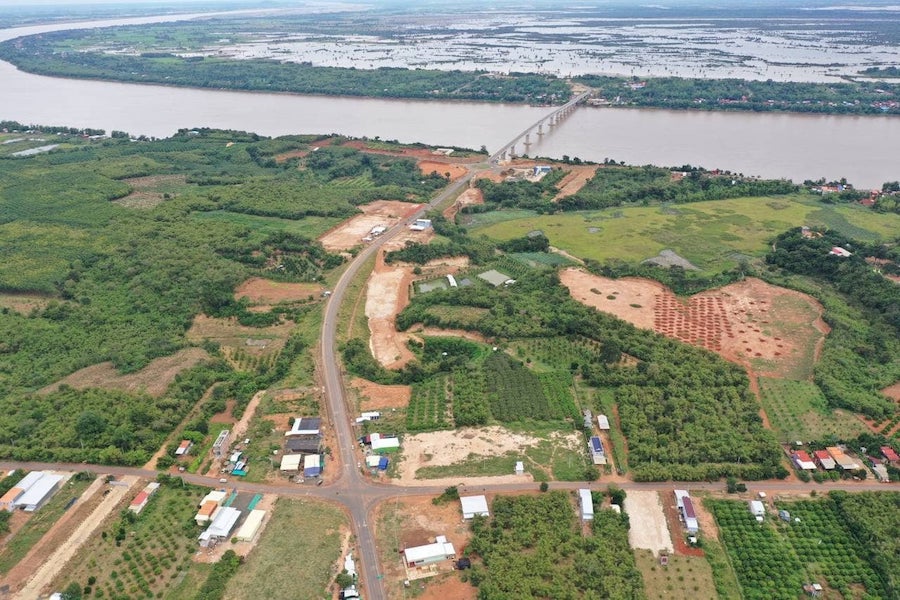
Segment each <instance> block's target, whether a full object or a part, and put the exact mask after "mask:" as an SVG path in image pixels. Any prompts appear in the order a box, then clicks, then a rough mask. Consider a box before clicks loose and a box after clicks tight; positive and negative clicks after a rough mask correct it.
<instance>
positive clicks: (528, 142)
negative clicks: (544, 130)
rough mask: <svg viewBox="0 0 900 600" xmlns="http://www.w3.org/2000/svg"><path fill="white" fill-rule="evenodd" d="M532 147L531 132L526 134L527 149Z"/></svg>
mask: <svg viewBox="0 0 900 600" xmlns="http://www.w3.org/2000/svg"><path fill="white" fill-rule="evenodd" d="M530 145H531V132H530V131H529V132H528V133H526V134H525V147H526V148H527V147H528V146H530Z"/></svg>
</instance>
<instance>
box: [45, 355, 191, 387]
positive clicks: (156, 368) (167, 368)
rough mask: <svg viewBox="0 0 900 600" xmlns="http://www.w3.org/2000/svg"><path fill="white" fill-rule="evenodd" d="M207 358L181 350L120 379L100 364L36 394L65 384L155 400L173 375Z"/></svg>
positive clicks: (169, 382)
mask: <svg viewBox="0 0 900 600" xmlns="http://www.w3.org/2000/svg"><path fill="white" fill-rule="evenodd" d="M207 358H209V354H207V353H206V350H203V349H202V348H185V349H184V350H179V351H178V352H176V353H175V354H172V355H171V356H163V357H161V358H157V359H155V360H153V361H151V362H150V364H149V365H147V366H146V367H144V368H143V369H141V370H140V371H138V372H137V373H129V374H128V375H121V374H120V373H119V372H118V371H117V370H116V368H115V367H114V366H113V364H112V363H111V362H104V363H100V364H97V365H91V366H90V367H85V368H84V369H80V370H78V371H75V372H74V373H72V374H71V375H68V376H66V377H64V378H62V379H60V380H59V381H57V382H56V383H52V384H50V385H48V386H47V387H45V388H42V389H41V390H40V391H39V392H38V393H39V394H49V393H51V392H55V391H57V390H58V389H59V386H61V385H63V384H65V385H68V386H70V387H73V388H76V389H79V390H83V389H86V388H104V389H112V390H123V391H125V392H129V393H132V394H136V393H140V392H144V393H147V394H149V395H151V396H153V397H154V398H158V397H160V396H162V395H163V394H164V393H165V392H166V390H167V389H168V388H169V385H170V384H171V383H172V382H173V381H174V380H175V376H176V375H178V374H179V373H180V372H182V371H184V370H185V369H190V368H191V367H193V366H194V365H196V364H197V363H199V362H200V361H202V360H206V359H207Z"/></svg>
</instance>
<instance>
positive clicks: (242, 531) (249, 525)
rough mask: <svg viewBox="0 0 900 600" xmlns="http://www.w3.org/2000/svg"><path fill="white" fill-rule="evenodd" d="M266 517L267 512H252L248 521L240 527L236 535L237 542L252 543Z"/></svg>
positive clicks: (248, 516)
mask: <svg viewBox="0 0 900 600" xmlns="http://www.w3.org/2000/svg"><path fill="white" fill-rule="evenodd" d="M265 517H266V511H264V510H258V509H257V510H251V511H250V514H249V515H247V520H246V521H244V524H243V525H241V526H240V528H239V529H238V531H237V533H236V534H235V537H236V538H237V540H238V541H239V542H252V541H253V538H255V537H256V534H257V533H259V530H260V528H261V527H262V524H263V519H265Z"/></svg>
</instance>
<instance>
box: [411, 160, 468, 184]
mask: <svg viewBox="0 0 900 600" xmlns="http://www.w3.org/2000/svg"><path fill="white" fill-rule="evenodd" d="M419 169H421V171H422V174H423V175H431V174H432V173H437V174H438V175H441V176H443V177H449V178H450V181H456V180H457V179H459V178H460V177H462V176H463V175H465V174H466V173H467V171H468V170H467V169H466V168H465V167H462V166H460V165H454V164H451V163H446V162H440V161H436V160H420V161H419Z"/></svg>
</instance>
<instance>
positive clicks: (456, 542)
mask: <svg viewBox="0 0 900 600" xmlns="http://www.w3.org/2000/svg"><path fill="white" fill-rule="evenodd" d="M431 500H432V496H414V497H408V498H402V499H399V498H398V499H394V500H387V501H385V502H383V503H382V504H381V505H379V507H378V508H377V509H376V510H377V513H378V516H377V517H376V522H377V523H378V524H379V531H378V532H377V533H378V540H379V543H381V544H387V545H388V546H389V547H391V548H393V547H397V548H398V549H400V550H402V549H403V548H408V547H410V546H419V545H422V544H428V543H431V542H433V541H434V538H435V537H436V536H438V535H444V536H446V537H447V540H448V541H449V542H451V543H452V544H453V546H454V548H455V549H456V553H457V556H462V553H463V551H464V549H465V547H466V546H467V545H468V543H469V540H470V539H471V532H470V531H469V527H468V524H467V523H465V522H464V521H463V520H462V515H461V514H460V509H459V502H447V503H445V504H442V505H440V506H436V505H434V504H433V503H432V502H431ZM491 500H492V498H490V497H489V498H488V504H490V502H491ZM385 512H392V513H396V514H398V515H399V517H400V527H399V528H397V529H394V530H383V529H382V525H383V520H382V518H381V515H382V514H385ZM385 554H387V553H385ZM416 571H420V572H425V571H430V569H428V568H427V567H426V568H424V569H420V570H412V572H411V573H407V571H406V568H405V567H404V565H403V559H402V557H401V556H400V555H399V554H397V555H391V559H390V560H388V564H383V565H382V572H383V573H384V574H385V580H386V581H385V583H386V584H387V585H386V586H385V589H386V591H387V593H388V598H390V599H392V600H393V599H397V600H400V599H402V598H406V597H408V596H407V592H408V591H412V590H414V591H415V594H416V596H417V597H420V598H447V599H450V598H452V599H453V600H467V599H472V598H475V592H476V590H475V589H474V588H472V587H471V586H469V585H468V584H463V583H462V582H461V581H460V580H459V576H458V575H457V574H456V573H454V572H452V571H453V562H452V561H449V560H448V561H443V562H441V563H437V565H436V569H435V572H438V573H446V574H442V575H437V576H435V577H429V578H426V579H415V580H413V581H411V582H410V583H411V587H410V588H409V590H405V589H404V588H403V585H402V582H403V581H404V580H405V579H407V577H409V576H410V575H411V576H413V577H415V575H417V574H418V573H416ZM420 594H421V595H420Z"/></svg>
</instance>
